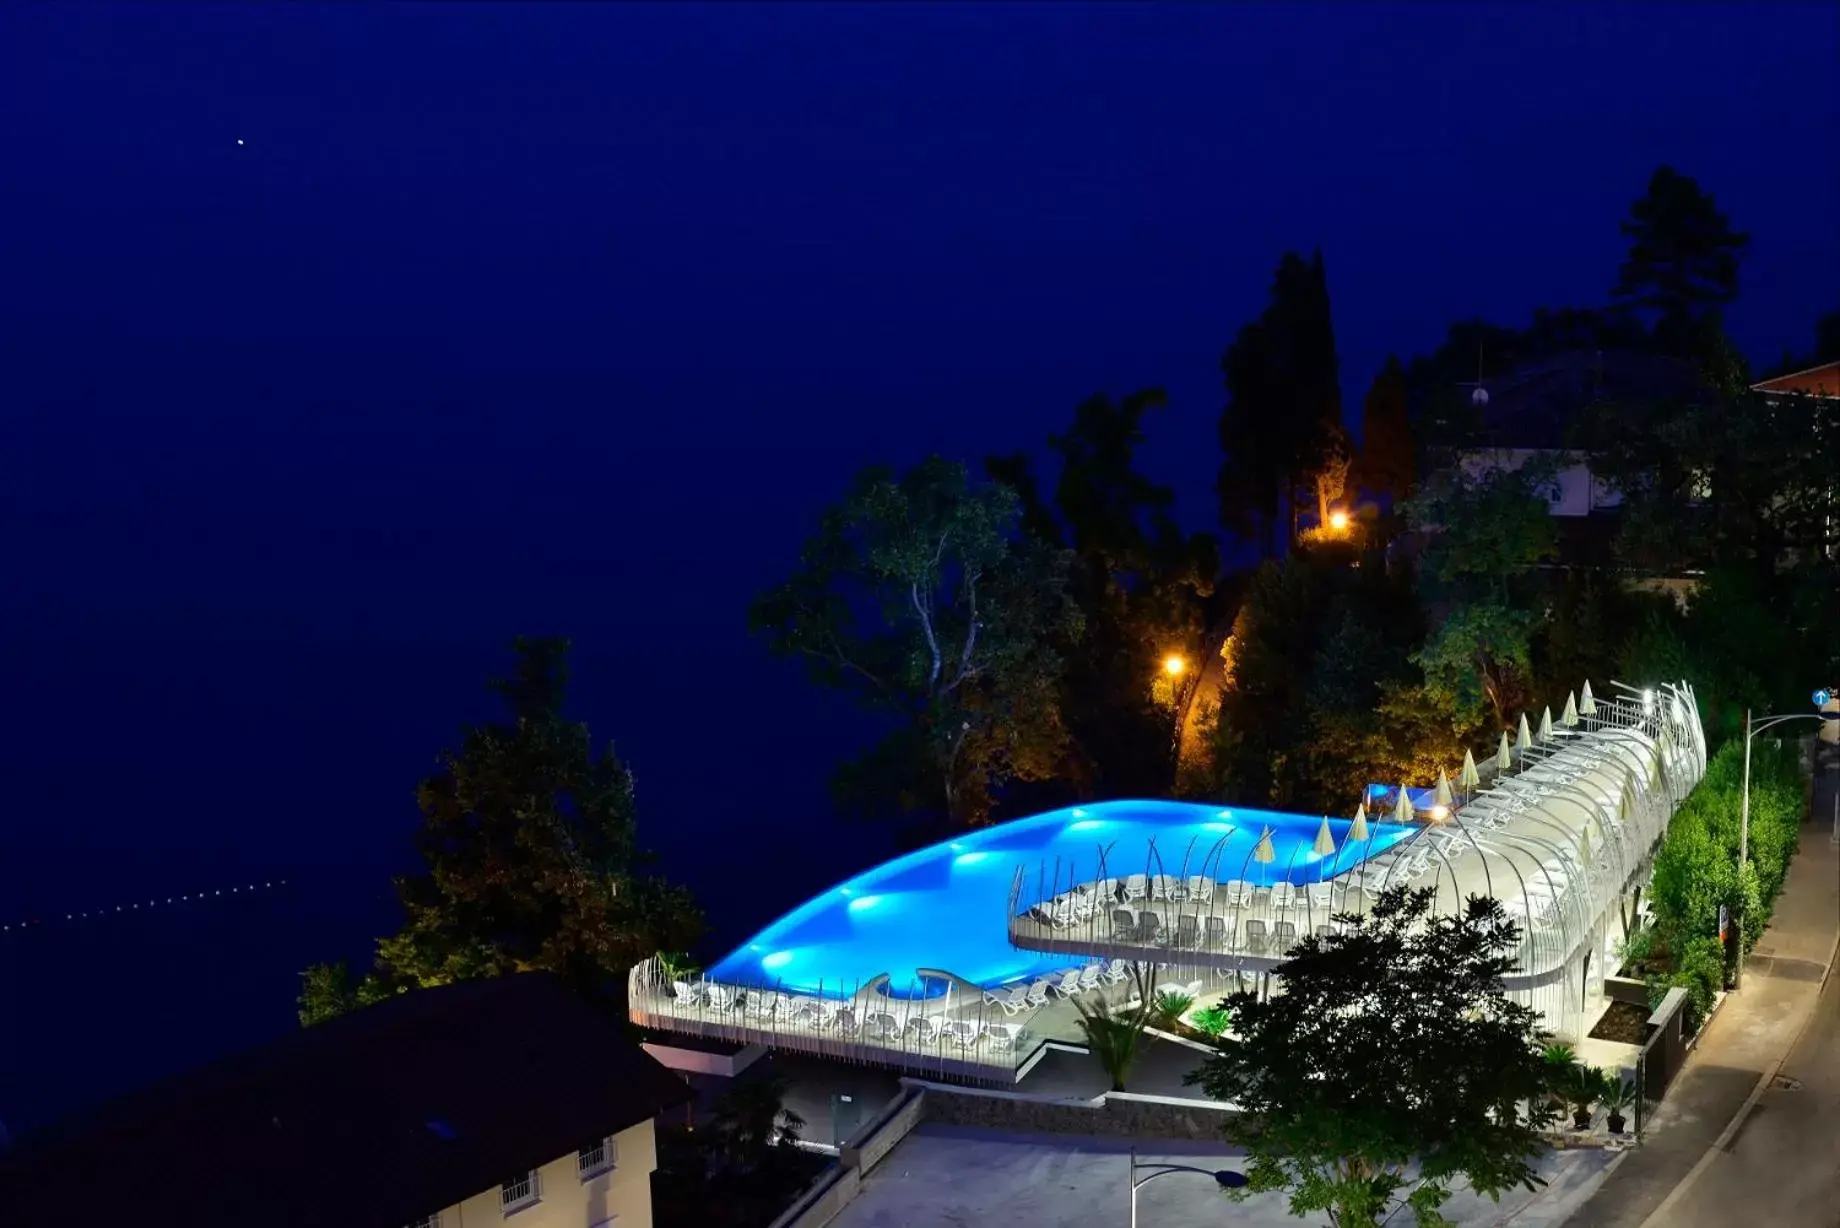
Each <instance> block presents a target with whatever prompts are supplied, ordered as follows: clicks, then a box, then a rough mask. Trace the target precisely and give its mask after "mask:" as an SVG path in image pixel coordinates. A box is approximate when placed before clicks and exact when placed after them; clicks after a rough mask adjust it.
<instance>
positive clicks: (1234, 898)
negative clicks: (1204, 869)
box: [1221, 878, 1251, 904]
mask: <svg viewBox="0 0 1840 1228" xmlns="http://www.w3.org/2000/svg"><path fill="white" fill-rule="evenodd" d="M1221 886H1222V887H1223V888H1225V890H1226V893H1227V903H1229V904H1239V903H1242V902H1244V900H1245V898H1246V891H1247V889H1248V888H1249V887H1250V886H1251V884H1250V883H1248V882H1247V881H1246V880H1245V879H1243V878H1230V879H1228V880H1227V881H1226V882H1224V883H1222V884H1221Z"/></svg>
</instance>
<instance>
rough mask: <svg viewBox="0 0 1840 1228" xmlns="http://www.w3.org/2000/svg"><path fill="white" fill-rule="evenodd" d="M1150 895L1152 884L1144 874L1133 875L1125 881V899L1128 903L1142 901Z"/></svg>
mask: <svg viewBox="0 0 1840 1228" xmlns="http://www.w3.org/2000/svg"><path fill="white" fill-rule="evenodd" d="M1149 895H1150V883H1149V880H1148V878H1147V877H1146V876H1145V875H1142V874H1133V875H1131V876H1130V877H1129V878H1127V879H1125V880H1124V898H1125V899H1126V900H1127V901H1133V900H1142V899H1146V898H1148V896H1149Z"/></svg>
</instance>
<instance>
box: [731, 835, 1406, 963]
mask: <svg viewBox="0 0 1840 1228" xmlns="http://www.w3.org/2000/svg"><path fill="white" fill-rule="evenodd" d="M1321 823H1322V819H1321V818H1320V817H1318V818H1311V817H1309V816H1307V815H1298V814H1281V813H1277V812H1275V811H1269V810H1252V809H1249V808H1246V807H1241V806H1234V807H1230V808H1223V807H1220V806H1217V805H1199V804H1196V803H1192V802H1159V801H1120V802H1103V803H1100V804H1097V805H1092V806H1079V807H1073V808H1070V809H1066V810H1053V811H1049V812H1048V813H1047V814H1038V815H1034V816H1032V817H1030V818H1026V819H1018V820H1016V821H1015V822H1013V823H1004V824H1001V825H1000V826H997V827H987V828H983V829H982V830H979V831H975V832H967V833H966V834H964V835H962V836H959V837H958V838H956V839H954V840H949V841H944V842H941V843H939V844H935V845H932V846H930V847H928V848H924V849H921V850H919V851H918V852H914V853H909V854H907V855H906V856H904V857H898V858H896V859H895V860H893V861H889V862H885V863H883V864H882V865H879V866H877V867H875V868H874V869H873V870H869V871H866V872H865V873H862V874H859V875H857V876H856V877H855V878H852V879H850V880H849V881H848V882H844V883H840V884H838V885H837V886H836V887H833V888H831V889H830V890H828V891H826V892H824V893H822V894H820V895H818V896H816V897H814V898H812V899H811V900H808V901H806V902H805V903H804V904H802V905H800V906H799V907H798V908H796V909H794V910H793V911H791V912H789V913H787V914H786V915H785V916H783V917H781V918H780V919H779V920H777V921H775V922H773V923H772V924H771V925H769V926H767V927H766V928H765V929H763V930H761V931H760V932H759V933H758V934H755V935H754V936H753V937H752V938H749V939H748V940H747V941H746V942H744V943H742V944H741V945H740V946H739V947H736V948H735V949H734V950H733V951H731V952H729V953H728V954H727V955H725V956H723V957H722V959H721V960H720V961H719V962H718V963H717V964H716V965H715V966H714V967H712V968H710V969H709V971H708V974H707V975H708V977H709V979H711V980H714V981H719V982H723V983H726V984H730V985H757V986H773V987H777V988H780V989H783V990H787V991H791V992H796V993H803V994H823V995H825V996H833V997H841V996H848V995H850V994H852V993H854V992H855V991H856V990H857V989H858V988H859V987H861V986H863V985H866V984H868V983H869V982H870V981H871V980H872V979H874V978H875V977H877V976H879V975H881V974H883V973H886V974H888V978H889V980H888V986H887V990H886V992H888V993H889V994H890V996H895V997H910V996H912V997H927V996H931V995H932V994H934V993H939V992H943V991H944V989H945V986H944V984H943V983H941V982H938V981H932V982H929V983H923V982H922V981H921V979H920V976H919V972H918V970H919V969H921V968H929V969H939V970H941V971H945V972H950V973H952V974H953V975H955V976H958V977H962V978H963V979H965V980H967V981H971V982H974V983H975V984H978V985H981V986H983V987H984V988H986V989H988V988H992V987H994V986H997V985H1005V984H1009V983H1011V982H1014V981H1019V980H1024V979H1027V978H1029V977H1032V976H1035V975H1037V974H1038V973H1040V972H1043V971H1046V970H1048V969H1050V968H1058V967H1064V966H1065V965H1066V958H1065V957H1064V956H1056V955H1049V954H1043V953H1042V952H1039V951H1021V950H1017V949H1016V948H1014V947H1012V946H1010V943H1009V933H1008V930H1007V928H1006V925H1005V914H1006V913H1007V912H1008V909H1009V898H1010V886H1011V883H1012V881H1013V879H1014V876H1015V873H1016V868H1017V867H1018V866H1022V867H1024V868H1025V873H1026V874H1027V875H1028V876H1029V877H1030V879H1031V880H1033V879H1034V878H1035V877H1036V876H1037V875H1038V874H1043V873H1045V874H1046V875H1049V876H1054V877H1056V878H1057V879H1058V881H1061V882H1069V881H1078V880H1081V879H1094V878H1097V877H1099V862H1100V856H1101V852H1102V850H1103V855H1104V857H1105V861H1106V871H1107V873H1109V874H1114V875H1123V874H1131V873H1136V872H1142V871H1144V870H1145V869H1146V867H1147V863H1148V862H1149V858H1150V848H1151V843H1152V841H1154V843H1155V848H1156V851H1157V854H1158V856H1159V858H1160V861H1159V863H1158V864H1157V865H1148V869H1149V870H1150V871H1151V872H1153V873H1154V872H1158V871H1159V867H1160V869H1161V870H1163V871H1166V872H1168V873H1170V874H1175V873H1178V872H1181V873H1185V874H1199V873H1206V874H1208V875H1209V876H1210V877H1212V878H1215V879H1218V880H1222V881H1224V880H1226V879H1232V878H1245V879H1249V880H1254V881H1264V882H1278V881H1280V880H1283V881H1289V882H1292V883H1313V882H1319V881H1321V880H1323V879H1326V878H1332V877H1334V876H1335V875H1336V874H1338V873H1342V872H1344V871H1347V870H1349V869H1352V868H1353V867H1354V866H1355V865H1356V864H1357V863H1358V862H1359V861H1360V860H1361V858H1362V857H1363V856H1372V855H1373V854H1376V853H1378V852H1380V851H1381V850H1382V849H1384V848H1387V847H1388V846H1390V845H1392V844H1394V843H1396V842H1397V841H1399V840H1401V839H1404V838H1405V837H1406V836H1407V835H1409V834H1410V833H1411V831H1412V830H1413V829H1412V828H1408V827H1402V826H1397V825H1395V824H1391V823H1378V822H1372V821H1370V822H1369V823H1368V832H1369V839H1368V840H1367V841H1365V842H1361V843H1360V844H1358V845H1357V846H1355V847H1352V848H1349V847H1344V843H1345V841H1346V839H1347V835H1348V828H1349V821H1348V820H1345V819H1344V820H1336V819H1331V820H1329V830H1330V833H1331V834H1332V835H1333V837H1334V839H1335V845H1336V848H1337V850H1338V852H1337V853H1336V854H1334V855H1333V856H1329V857H1324V856H1320V855H1318V854H1317V853H1316V852H1315V851H1314V850H1313V845H1314V843H1315V840H1316V834H1317V830H1318V828H1319V827H1320V825H1321ZM1268 830H1269V831H1270V832H1271V841H1272V852H1273V853H1274V857H1273V859H1272V861H1271V862H1270V863H1269V864H1265V863H1261V862H1258V861H1256V860H1254V859H1253V849H1254V847H1255V846H1256V845H1257V843H1258V840H1259V836H1260V835H1261V834H1262V833H1263V832H1265V831H1268ZM1070 865H1071V866H1072V867H1073V872H1072V875H1071V877H1070V871H1069V866H1070ZM1044 866H1045V867H1046V868H1045V870H1043V869H1042V867H1044ZM1057 867H1058V874H1057Z"/></svg>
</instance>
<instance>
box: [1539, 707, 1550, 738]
mask: <svg viewBox="0 0 1840 1228" xmlns="http://www.w3.org/2000/svg"><path fill="white" fill-rule="evenodd" d="M1540 741H1542V742H1550V741H1552V709H1551V708H1542V709H1540Z"/></svg>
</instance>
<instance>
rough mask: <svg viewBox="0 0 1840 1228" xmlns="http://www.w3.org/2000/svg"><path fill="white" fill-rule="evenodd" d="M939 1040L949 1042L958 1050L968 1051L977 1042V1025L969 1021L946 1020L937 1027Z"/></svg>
mask: <svg viewBox="0 0 1840 1228" xmlns="http://www.w3.org/2000/svg"><path fill="white" fill-rule="evenodd" d="M939 1036H940V1039H942V1040H946V1041H950V1042H951V1043H952V1044H955V1045H957V1046H958V1047H959V1048H960V1049H969V1048H970V1047H971V1046H972V1045H975V1044H977V1041H978V1036H979V1032H978V1025H977V1024H975V1023H973V1022H971V1021H970V1020H969V1019H948V1020H946V1021H945V1022H944V1023H942V1024H940V1025H939Z"/></svg>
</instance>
